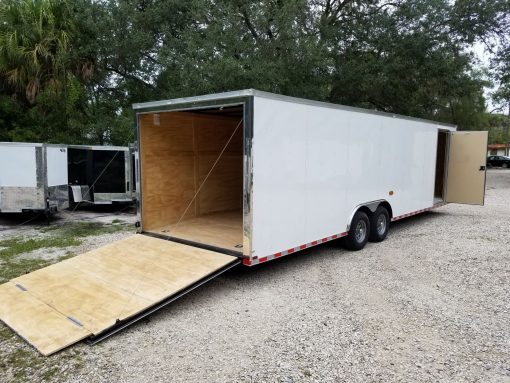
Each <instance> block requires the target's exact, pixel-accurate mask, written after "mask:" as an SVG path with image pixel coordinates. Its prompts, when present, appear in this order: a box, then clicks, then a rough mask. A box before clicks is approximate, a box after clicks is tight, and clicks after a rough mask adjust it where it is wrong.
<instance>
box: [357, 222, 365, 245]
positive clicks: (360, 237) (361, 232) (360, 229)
mask: <svg viewBox="0 0 510 383" xmlns="http://www.w3.org/2000/svg"><path fill="white" fill-rule="evenodd" d="M366 235H367V223H366V222H365V221H363V220H360V221H358V224H357V225H356V230H355V235H354V236H355V237H356V242H358V243H362V242H363V241H364V240H365V237H366Z"/></svg>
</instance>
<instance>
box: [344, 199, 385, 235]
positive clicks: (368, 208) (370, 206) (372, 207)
mask: <svg viewBox="0 0 510 383" xmlns="http://www.w3.org/2000/svg"><path fill="white" fill-rule="evenodd" d="M379 206H384V207H385V208H386V209H387V210H388V213H389V215H390V220H391V218H393V209H392V208H391V205H390V203H389V202H388V201H386V200H385V199H379V200H376V201H371V202H365V203H361V204H359V205H358V206H356V207H355V208H354V209H353V210H352V211H351V214H350V215H349V221H348V222H347V231H349V229H350V228H351V222H352V219H353V218H354V214H356V212H357V211H358V210H361V211H363V212H365V213H367V214H368V215H370V214H372V213H373V212H375V211H376V210H377V208H378V207H379Z"/></svg>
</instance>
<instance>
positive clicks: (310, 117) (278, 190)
mask: <svg viewBox="0 0 510 383" xmlns="http://www.w3.org/2000/svg"><path fill="white" fill-rule="evenodd" d="M438 129H439V126H438V125H436V124H433V123H427V122H421V121H412V120H407V119H400V118H393V117H391V116H388V117H386V116H381V115H375V114H369V113H360V112H355V111H346V110H340V109H333V108H327V107H321V106H315V105H307V104H301V103H293V102H288V101H281V100H275V99H270V98H263V97H254V127H253V131H254V134H253V152H252V155H253V195H252V198H253V210H252V212H253V226H252V227H253V228H252V256H258V257H263V256H267V255H271V254H275V253H277V252H280V251H283V250H287V249H290V248H293V247H297V246H300V245H303V244H306V243H310V242H312V241H315V240H318V239H321V238H324V237H327V236H331V235H333V234H339V233H342V232H345V231H346V230H347V225H348V222H349V219H350V217H351V215H352V213H353V210H354V209H355V208H356V206H358V205H360V204H363V203H366V202H370V201H375V200H381V199H384V200H387V201H388V202H389V203H390V204H391V206H392V209H393V215H394V216H398V215H401V214H405V213H409V212H413V211H416V210H420V209H424V208H428V207H431V206H432V205H433V199H434V198H433V197H434V177H435V161H436V147H437V132H438ZM390 191H393V192H394V194H393V196H390V195H389V192H390Z"/></svg>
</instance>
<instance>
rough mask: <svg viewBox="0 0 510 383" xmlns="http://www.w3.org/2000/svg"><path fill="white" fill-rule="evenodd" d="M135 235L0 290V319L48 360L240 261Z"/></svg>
mask: <svg viewBox="0 0 510 383" xmlns="http://www.w3.org/2000/svg"><path fill="white" fill-rule="evenodd" d="M235 259H236V258H235V257H232V256H229V255H225V254H220V253H216V252H212V251H208V250H203V249H198V248H194V247H191V246H186V245H181V244H178V243H174V242H170V241H165V240H162V239H157V238H152V237H149V236H146V235H134V236H131V237H128V238H126V239H123V240H120V241H117V242H114V243H111V244H109V245H106V246H104V247H101V248H99V249H95V250H92V251H90V252H88V253H85V254H82V255H79V256H76V257H74V258H70V259H68V260H65V261H63V262H60V263H57V264H55V265H52V266H49V267H46V268H43V269H40V270H37V271H34V272H32V273H30V274H26V275H23V276H21V277H18V278H15V279H13V280H11V281H9V282H7V283H5V284H3V285H0V319H1V320H2V321H4V322H5V323H6V324H7V325H8V326H9V327H11V328H12V329H13V330H14V331H16V332H17V333H18V334H19V335H20V336H22V337H23V338H24V339H26V340H27V341H28V342H29V343H30V344H32V345H33V346H34V347H35V348H37V349H38V350H39V351H40V352H41V353H42V354H44V355H49V354H52V353H54V352H56V351H59V350H61V349H62V348H64V347H67V346H69V345H71V344H73V343H76V342H78V341H80V340H82V339H84V338H86V337H88V336H90V335H96V334H99V333H101V332H102V331H104V330H106V329H108V328H110V327H111V326H113V325H115V323H116V321H117V320H123V319H126V318H129V317H132V316H133V315H136V314H138V313H140V312H142V311H144V310H145V309H147V308H149V307H151V306H154V305H155V304H157V303H159V302H161V301H162V300H164V299H165V298H167V297H169V296H171V295H173V294H175V293H177V292H178V291H181V290H182V289H184V288H186V287H188V286H190V285H192V284H193V283H195V282H197V281H199V280H201V279H202V278H204V277H206V276H208V275H209V274H211V273H213V272H215V271H217V270H218V269H220V268H222V267H223V266H226V265H227V264H229V263H231V262H233V261H235Z"/></svg>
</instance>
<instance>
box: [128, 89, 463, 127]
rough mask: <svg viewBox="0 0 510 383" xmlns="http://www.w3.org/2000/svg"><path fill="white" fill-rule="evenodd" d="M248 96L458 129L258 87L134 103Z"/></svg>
mask: <svg viewBox="0 0 510 383" xmlns="http://www.w3.org/2000/svg"><path fill="white" fill-rule="evenodd" d="M248 96H255V97H263V98H269V99H273V100H277V101H287V102H293V103H295V104H304V105H311V106H319V107H322V108H331V109H339V110H345V111H350V112H356V113H365V114H374V115H377V116H384V117H391V118H398V119H402V120H409V121H419V122H425V123H429V124H435V125H440V126H445V127H448V128H451V129H452V130H456V129H457V126H456V125H452V124H448V123H444V122H438V121H432V120H427V119H424V118H417V117H410V116H402V115H399V114H394V113H387V112H381V111H378V110H371V109H363V108H357V107H352V106H346V105H339V104H332V103H328V102H323V101H314V100H307V99H304V98H297V97H290V96H284V95H280V94H275V93H270V92H264V91H259V90H256V89H243V90H237V91H232V92H224V93H214V94H207V95H202V96H194V97H182V98H175V99H170V100H161V101H150V102H145V103H137V104H133V109H134V110H135V111H136V110H150V109H152V108H160V107H165V106H174V105H180V104H192V103H198V102H209V101H218V100H227V99H230V98H238V97H248Z"/></svg>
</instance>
